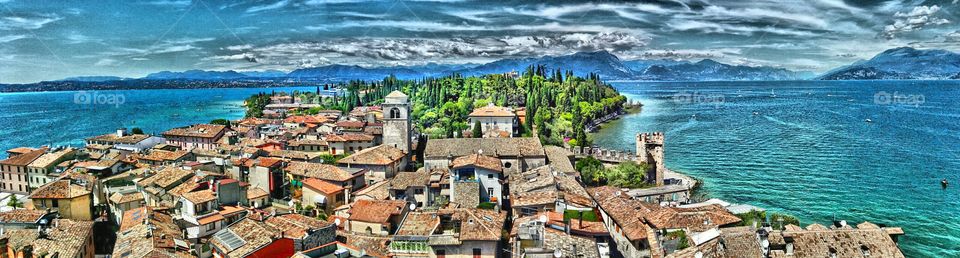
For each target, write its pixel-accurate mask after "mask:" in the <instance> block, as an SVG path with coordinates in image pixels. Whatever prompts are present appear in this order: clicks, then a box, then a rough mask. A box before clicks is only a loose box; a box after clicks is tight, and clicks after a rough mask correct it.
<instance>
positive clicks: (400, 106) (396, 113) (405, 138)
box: [381, 91, 411, 153]
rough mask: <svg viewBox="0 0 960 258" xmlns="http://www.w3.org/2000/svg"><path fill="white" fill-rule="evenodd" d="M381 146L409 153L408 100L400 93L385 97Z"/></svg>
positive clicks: (392, 93)
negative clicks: (392, 147)
mask: <svg viewBox="0 0 960 258" xmlns="http://www.w3.org/2000/svg"><path fill="white" fill-rule="evenodd" d="M381 107H382V108H383V114H384V116H383V144H385V145H389V146H394V147H396V148H398V149H400V150H403V152H404V153H410V148H411V147H410V99H409V98H408V97H407V95H406V94H403V93H402V92H400V91H393V92H390V94H388V95H387V97H386V98H385V100H384V102H383V104H382V105H381Z"/></svg>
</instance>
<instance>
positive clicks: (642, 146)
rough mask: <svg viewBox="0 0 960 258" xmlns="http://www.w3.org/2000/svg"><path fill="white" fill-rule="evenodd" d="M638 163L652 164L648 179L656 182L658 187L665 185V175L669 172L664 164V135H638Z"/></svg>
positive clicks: (655, 133) (658, 133) (660, 133)
mask: <svg viewBox="0 0 960 258" xmlns="http://www.w3.org/2000/svg"><path fill="white" fill-rule="evenodd" d="M637 162H639V163H647V164H650V165H651V166H652V167H651V171H648V172H647V178H650V179H653V180H655V181H654V182H653V183H655V184H656V185H657V186H660V185H663V179H664V176H663V173H664V172H665V171H666V170H667V168H666V165H665V164H664V162H663V133H662V132H653V133H639V134H637Z"/></svg>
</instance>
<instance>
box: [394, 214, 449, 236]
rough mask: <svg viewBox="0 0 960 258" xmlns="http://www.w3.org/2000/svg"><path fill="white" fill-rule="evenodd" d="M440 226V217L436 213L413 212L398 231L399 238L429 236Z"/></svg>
mask: <svg viewBox="0 0 960 258" xmlns="http://www.w3.org/2000/svg"><path fill="white" fill-rule="evenodd" d="M437 226H440V216H438V215H437V213H436V212H411V213H408V214H407V217H406V218H405V219H404V220H403V225H400V229H398V230H397V234H396V235H398V236H429V235H431V234H433V231H434V230H436V229H437Z"/></svg>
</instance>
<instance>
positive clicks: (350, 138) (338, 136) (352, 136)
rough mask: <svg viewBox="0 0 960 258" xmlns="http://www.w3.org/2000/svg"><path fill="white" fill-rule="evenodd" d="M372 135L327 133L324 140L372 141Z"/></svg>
mask: <svg viewBox="0 0 960 258" xmlns="http://www.w3.org/2000/svg"><path fill="white" fill-rule="evenodd" d="M373 138H374V137H373V135H369V134H362V133H345V134H328V135H327V136H326V138H325V139H324V140H326V141H327V142H358V141H373Z"/></svg>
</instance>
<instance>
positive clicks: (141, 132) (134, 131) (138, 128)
mask: <svg viewBox="0 0 960 258" xmlns="http://www.w3.org/2000/svg"><path fill="white" fill-rule="evenodd" d="M130 133H132V134H143V129H140V127H134V128H133V129H130Z"/></svg>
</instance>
